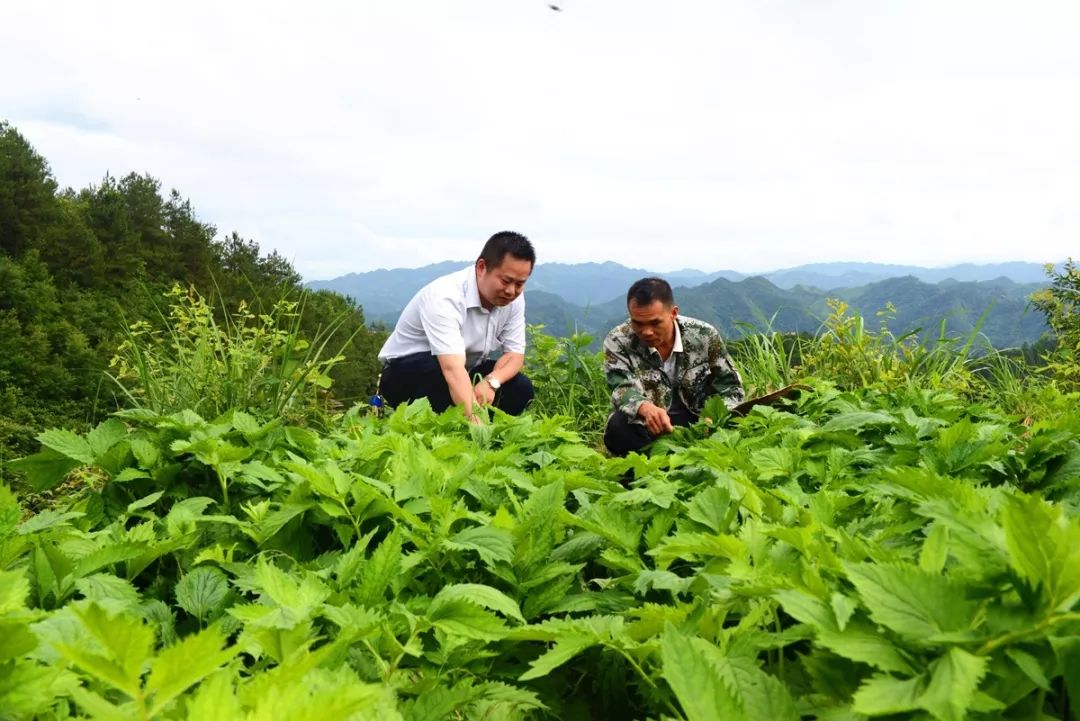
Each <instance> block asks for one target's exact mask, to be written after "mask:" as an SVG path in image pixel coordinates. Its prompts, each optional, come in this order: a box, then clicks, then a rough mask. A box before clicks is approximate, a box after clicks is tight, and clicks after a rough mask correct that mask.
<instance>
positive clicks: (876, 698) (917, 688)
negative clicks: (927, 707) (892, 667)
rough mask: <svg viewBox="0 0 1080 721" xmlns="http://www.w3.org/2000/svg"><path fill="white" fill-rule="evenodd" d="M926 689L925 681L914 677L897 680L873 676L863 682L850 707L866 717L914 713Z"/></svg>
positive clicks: (920, 677)
mask: <svg viewBox="0 0 1080 721" xmlns="http://www.w3.org/2000/svg"><path fill="white" fill-rule="evenodd" d="M925 688H926V679H925V678H924V677H922V676H916V677H914V678H908V679H898V678H893V677H892V676H874V677H873V678H871V679H868V680H866V681H864V682H863V685H862V686H860V687H859V690H858V691H856V692H855V696H854V698H852V700H851V701H852V703H851V707H852V708H853V709H854V710H855V711H856V712H857V713H861V714H865V715H866V716H886V715H889V714H898V713H906V712H908V711H915V710H918V709H920V708H922V706H921V705H920V703H919V699H920V698H921V697H922V694H923V691H924V689H925Z"/></svg>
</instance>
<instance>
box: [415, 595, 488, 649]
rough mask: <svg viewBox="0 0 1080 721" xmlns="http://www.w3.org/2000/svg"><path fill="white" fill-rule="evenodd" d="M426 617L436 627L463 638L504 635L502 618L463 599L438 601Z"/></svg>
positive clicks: (480, 639) (485, 639) (486, 639)
mask: <svg viewBox="0 0 1080 721" xmlns="http://www.w3.org/2000/svg"><path fill="white" fill-rule="evenodd" d="M427 618H428V620H429V621H431V625H433V626H435V627H436V628H438V629H441V630H443V631H445V632H446V633H450V634H454V635H457V636H463V637H464V638H472V639H476V640H479V641H497V640H499V639H501V638H503V637H504V636H505V635H506V624H504V623H503V622H502V619H500V618H499V617H498V616H496V615H495V614H493V613H491V612H489V611H485V610H483V609H482V608H480V607H479V606H477V605H476V604H475V603H469V602H468V601H464V600H457V601H446V602H444V603H440V604H439V606H438V607H437V608H435V609H433V610H432V609H429V610H428V615H427Z"/></svg>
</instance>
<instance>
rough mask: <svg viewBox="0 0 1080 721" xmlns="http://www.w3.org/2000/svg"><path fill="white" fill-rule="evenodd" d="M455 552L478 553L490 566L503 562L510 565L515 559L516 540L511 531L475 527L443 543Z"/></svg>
mask: <svg viewBox="0 0 1080 721" xmlns="http://www.w3.org/2000/svg"><path fill="white" fill-rule="evenodd" d="M443 545H444V546H446V547H447V548H449V549H451V550H455V551H476V553H477V554H479V556H480V560H482V561H483V562H484V563H486V564H487V565H489V566H493V565H495V563H496V562H499V561H502V562H504V563H510V562H511V561H512V560H513V558H514V538H513V536H512V535H511V534H510V532H509V531H505V530H503V529H501V528H495V527H493V526H473V527H472V528H466V529H465V530H463V531H460V532H458V533H455V534H454V535H453V536H451V537H450V538H449V539H447V540H446V541H444V542H443Z"/></svg>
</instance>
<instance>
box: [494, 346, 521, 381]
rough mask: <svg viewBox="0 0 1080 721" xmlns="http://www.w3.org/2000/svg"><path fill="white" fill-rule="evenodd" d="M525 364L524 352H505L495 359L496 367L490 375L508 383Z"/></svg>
mask: <svg viewBox="0 0 1080 721" xmlns="http://www.w3.org/2000/svg"><path fill="white" fill-rule="evenodd" d="M524 364H525V354H524V353H503V354H502V356H501V357H500V358H499V360H497V361H495V368H493V369H492V371H491V373H489V374H488V375H490V376H493V377H494V378H497V379H498V381H499V382H500V383H506V382H507V381H508V380H510V379H511V378H513V377H514V376H516V375H517V374H518V373H520V372H521V367H522V366H523V365H524Z"/></svg>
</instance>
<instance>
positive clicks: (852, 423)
mask: <svg viewBox="0 0 1080 721" xmlns="http://www.w3.org/2000/svg"><path fill="white" fill-rule="evenodd" d="M893 423H896V418H894V417H893V416H891V415H889V414H887V413H881V412H878V411H851V412H849V413H840V414H838V415H835V416H833V417H832V418H830V419H829V420H828V422H826V423H825V425H823V426H822V427H821V429H822V430H823V431H859V430H862V429H863V428H866V427H874V426H884V425H891V424H893Z"/></svg>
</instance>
